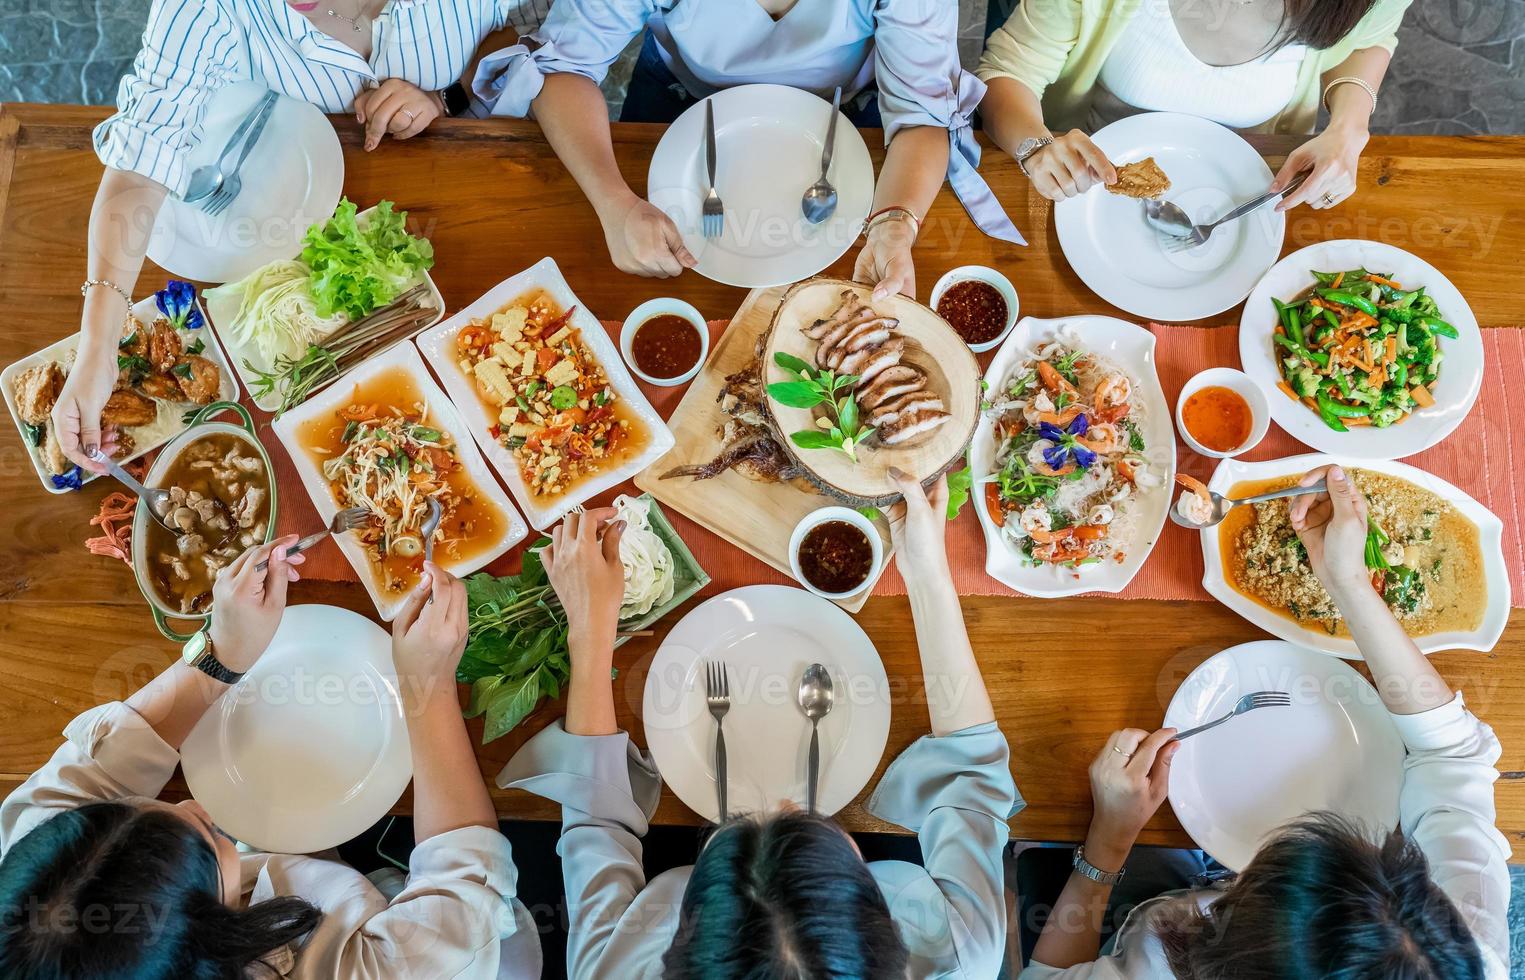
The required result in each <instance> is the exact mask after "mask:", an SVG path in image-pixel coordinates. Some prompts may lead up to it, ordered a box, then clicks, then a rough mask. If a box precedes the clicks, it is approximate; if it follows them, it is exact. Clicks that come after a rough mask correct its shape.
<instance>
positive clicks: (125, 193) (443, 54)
mask: <svg viewBox="0 0 1525 980" xmlns="http://www.w3.org/2000/svg"><path fill="white" fill-rule="evenodd" d="M549 3H550V0H445V2H427V3H426V2H418V0H395V2H388V0H343V2H342V3H340V4H335V5H330V4H322V3H318V2H316V0H270V2H260V3H227V2H221V0H153V4H152V6H151V7H150V8H149V13H148V25H147V28H146V29H145V30H144V32H143V46H142V49H141V50H140V51H139V52H138V56H137V58H136V59H135V60H134V61H133V64H132V70H131V71H130V72H128V74H127V75H125V76H124V77H123V78H122V82H121V86H120V88H119V89H118V90H117V111H116V114H115V115H113V116H111V117H110V118H109V119H107V120H106V121H105V122H103V123H101V124H100V125H99V126H97V127H96V129H95V136H94V140H95V151H96V154H97V155H98V156H99V157H100V160H101V163H103V164H105V166H106V173H105V174H104V176H102V178H101V184H100V189H99V190H98V191H97V192H96V195H95V204H94V206H93V207H92V208H91V211H90V226H89V245H88V251H87V253H86V272H85V283H84V284H83V285H82V286H81V287H80V289H81V292H83V293H84V297H85V303H84V311H83V313H82V315H81V319H80V329H81V343H80V347H79V353H78V355H77V357H76V360H75V364H74V367H73V369H72V370H71V371H70V372H69V377H68V380H67V382H66V383H65V384H64V388H63V392H62V394H61V395H60V396H59V399H58V402H57V404H56V405H55V406H54V408H53V424H54V430H55V431H56V432H57V433H58V441H59V446H60V448H61V449H62V450H63V452H64V455H66V456H67V457H68V458H69V459H70V460H72V461H73V462H75V463H78V464H79V465H80V466H81V467H83V468H85V469H87V470H91V471H94V472H97V473H103V472H105V468H104V467H103V466H102V465H101V464H99V463H95V462H92V461H91V460H90V459H89V455H90V451H91V450H92V449H94V448H98V447H101V446H108V447H109V446H111V445H112V442H113V439H112V435H113V434H112V433H111V432H110V431H109V430H108V431H106V432H103V431H102V426H101V410H102V408H103V407H104V406H105V404H106V399H107V398H108V397H109V396H110V395H111V390H112V387H113V385H114V384H115V382H116V378H117V360H116V357H117V341H118V340H120V339H121V333H122V326H123V322H124V320H125V317H126V313H127V311H128V309H130V308H131V306H132V301H131V299H130V297H131V295H132V291H133V287H134V285H135V284H136V282H137V279H138V273H139V271H140V270H141V269H142V267H143V256H144V254H145V252H146V251H147V248H148V238H149V232H150V230H151V229H152V228H153V224H154V219H155V217H156V216H157V215H158V213H159V209H160V208H161V207H162V205H163V202H164V199H165V197H166V196H169V195H173V196H176V197H179V196H180V195H182V194H184V193H185V190H186V186H187V184H188V183H189V181H190V176H191V171H192V165H191V164H192V160H193V157H195V155H196V151H197V149H198V148H199V147H200V146H201V144H202V141H203V138H204V130H203V123H204V120H205V117H206V112H207V106H208V104H209V103H210V102H211V101H212V99H213V97H214V96H215V95H216V94H217V93H218V92H219V91H220V90H222V89H223V88H225V87H227V86H228V85H231V84H233V83H236V82H241V81H251V80H252V81H255V82H258V83H259V84H261V85H264V86H266V87H267V88H269V89H270V90H271V91H273V92H278V93H280V94H282V95H286V96H290V97H291V98H294V99H301V100H302V101H304V102H310V103H312V104H313V105H315V106H317V107H318V108H319V109H322V110H323V111H324V112H329V113H353V114H354V116H355V120H356V122H357V123H359V124H360V125H362V126H364V127H365V148H366V149H367V150H373V149H375V148H376V147H377V146H378V145H379V144H380V142H381V140H382V139H383V138H384V137H391V138H392V139H408V138H410V137H412V136H416V135H417V134H418V133H421V132H423V131H424V130H425V129H426V128H428V126H429V125H430V124H431V123H433V122H434V120H436V119H438V118H439V117H440V116H442V115H446V114H454V113H459V112H461V111H462V110H463V109H464V108H466V106H467V105H468V104H469V101H470V100H469V96H468V95H467V93H466V90H465V88H464V87H463V86H462V85H461V83H460V79H461V77H462V75H463V74H464V73H465V71H466V68H467V66H468V65H469V64H470V62H471V59H472V57H473V55H474V54H475V52H476V49H477V46H478V45H479V44H480V43H481V42H482V40H483V39H484V38H486V37H487V35H489V34H491V33H493V32H495V31H497V30H499V29H502V28H504V27H513V28H515V29H517V30H519V31H521V32H522V31H528V30H530V29H531V28H533V27H534V26H535V25H536V24H538V23H539V21H540V19H541V18H542V17H543V16H544V15H545V11H546V8H547V6H548V5H549ZM271 135H273V136H275V137H276V138H279V134H275V133H274V132H273V131H272V134H271ZM201 157H205V154H204V153H203V154H201ZM201 157H197V159H200V158H201ZM223 233H224V234H226V233H228V232H223ZM124 304H125V305H124Z"/></svg>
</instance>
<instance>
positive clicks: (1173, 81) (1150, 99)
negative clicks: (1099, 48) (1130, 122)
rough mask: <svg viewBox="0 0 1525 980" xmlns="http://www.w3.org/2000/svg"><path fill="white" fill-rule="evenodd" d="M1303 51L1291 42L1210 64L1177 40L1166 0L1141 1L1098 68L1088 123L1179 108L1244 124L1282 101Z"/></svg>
mask: <svg viewBox="0 0 1525 980" xmlns="http://www.w3.org/2000/svg"><path fill="white" fill-rule="evenodd" d="M1307 51H1308V49H1307V46H1306V45H1302V44H1292V45H1287V46H1286V47H1283V48H1280V49H1278V50H1276V51H1273V52H1272V53H1271V54H1269V55H1266V56H1264V57H1261V58H1257V59H1256V60H1254V61H1249V62H1246V63H1244V64H1242V65H1228V66H1224V67H1219V66H1215V65H1209V64H1206V63H1205V62H1203V61H1202V60H1200V59H1199V58H1198V57H1197V56H1196V55H1194V54H1192V53H1191V49H1189V48H1188V47H1187V46H1186V42H1185V41H1183V40H1182V39H1181V32H1180V31H1179V30H1178V29H1177V28H1176V22H1175V18H1174V17H1172V16H1171V13H1170V0H1144V2H1143V3H1141V4H1139V7H1138V12H1137V13H1136V14H1134V16H1133V18H1132V19H1131V20H1130V21H1129V22H1128V26H1127V27H1126V28H1124V29H1123V33H1122V35H1121V36H1120V37H1119V38H1118V39H1117V43H1116V44H1115V45H1113V47H1112V51H1111V53H1110V54H1108V55H1107V60H1106V61H1105V62H1104V63H1103V64H1102V66H1101V74H1100V76H1099V77H1098V82H1099V83H1100V88H1101V89H1102V91H1099V92H1098V93H1097V98H1096V99H1095V101H1094V103H1093V105H1092V108H1091V118H1090V124H1091V129H1092V131H1093V132H1094V131H1095V130H1096V129H1099V128H1100V127H1102V126H1104V125H1106V124H1107V123H1109V122H1113V121H1115V120H1116V119H1119V118H1121V117H1123V116H1127V115H1132V114H1133V113H1134V112H1141V111H1150V112H1184V113H1187V114H1189V115H1193V116H1201V117H1202V118H1204V119H1211V120H1212V121H1213V122H1216V123H1221V124H1223V125H1224V126H1227V127H1229V128H1230V129H1247V128H1249V127H1251V126H1254V125H1257V124H1259V123H1263V122H1265V121H1266V120H1267V119H1270V118H1271V117H1272V116H1274V115H1276V114H1277V113H1278V112H1280V111H1281V110H1283V109H1285V108H1286V107H1287V103H1288V102H1290V101H1291V100H1292V96H1293V94H1294V92H1295V91H1296V89H1297V74H1298V69H1299V67H1300V66H1301V65H1302V60H1303V57H1304V56H1305V55H1306V54H1307Z"/></svg>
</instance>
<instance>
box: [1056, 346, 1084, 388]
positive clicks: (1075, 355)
mask: <svg viewBox="0 0 1525 980" xmlns="http://www.w3.org/2000/svg"><path fill="white" fill-rule="evenodd" d="M1085 356H1086V353H1085V351H1081V350H1072V351H1070V352H1069V353H1068V354H1065V355H1064V356H1063V357H1057V358H1055V359H1054V361H1053V365H1054V370H1055V371H1058V372H1059V376H1060V377H1062V378H1063V379H1064V380H1066V381H1068V382H1069V383H1070V384H1072V385H1077V386H1078V385H1079V384H1080V379H1079V378H1078V377H1077V376H1076V373H1075V366H1076V365H1077V364H1079V363H1080V362H1081V361H1083V360H1085Z"/></svg>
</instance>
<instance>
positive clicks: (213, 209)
mask: <svg viewBox="0 0 1525 980" xmlns="http://www.w3.org/2000/svg"><path fill="white" fill-rule="evenodd" d="M279 101H280V100H279V99H271V100H269V101H268V102H266V103H265V104H264V108H262V109H260V112H259V118H258V119H256V120H254V126H253V128H252V129H250V130H249V138H248V139H246V140H244V146H243V149H241V150H239V151H238V162H237V163H235V164H233V172H232V173H230V174H227V175H226V176H225V177H224V178H223V181H222V183H221V184H220V185H218V187H217V190H215V191H213V192H212V196H211V197H209V198H207V202H206V203H205V204H203V205H202V206H201V209H202V210H203V211H205V212H206V213H207V214H210V215H213V216H216V215H219V214H222V213H223V212H224V211H226V210H227V209H228V205H229V204H232V203H233V199H234V198H236V197H238V193H239V191H241V190H243V188H244V182H243V178H242V177H240V176H239V173H238V172H239V169H240V168H241V167H242V166H243V165H244V161H245V160H247V159H248V158H249V153H250V151H252V150H253V149H254V144H256V143H258V142H259V138H260V136H261V135H262V134H263V133H264V132H265V123H267V122H269V121H270V116H271V114H272V113H273V112H275V106H276V103H277V102H279Z"/></svg>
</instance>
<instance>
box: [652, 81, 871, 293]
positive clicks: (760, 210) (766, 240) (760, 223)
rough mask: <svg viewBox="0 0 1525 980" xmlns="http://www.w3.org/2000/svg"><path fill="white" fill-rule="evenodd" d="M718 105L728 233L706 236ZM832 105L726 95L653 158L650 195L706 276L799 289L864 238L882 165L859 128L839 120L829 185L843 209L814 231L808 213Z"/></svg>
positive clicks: (739, 92)
mask: <svg viewBox="0 0 1525 980" xmlns="http://www.w3.org/2000/svg"><path fill="white" fill-rule="evenodd" d="M705 102H712V103H714V107H715V147H716V153H715V187H716V189H717V190H718V191H719V192H720V198H721V201H722V203H723V204H724V206H725V231H724V233H723V234H722V235H721V236H720V237H719V238H715V239H707V238H705V237H704V235H703V233H702V231H701V230H700V224H701V217H702V204H703V201H704V197H705V194H706V193H707V192H708V191H709V186H710V182H709V173H708V171H707V169H706V167H705V154H704V112H705V109H704V104H705ZM830 115H831V104H830V103H829V102H826V101H824V100H822V99H820V98H817V97H816V96H814V95H812V94H810V93H809V92H806V91H803V90H801V89H797V88H790V87H788V86H787V85H740V86H737V87H736V88H728V89H722V90H721V91H719V92H717V93H715V94H714V95H712V96H710V97H709V98H708V99H706V100H702V101H700V102H697V103H695V104H694V105H692V106H690V107H689V108H688V109H687V110H686V111H685V112H684V113H683V114H682V115H681V116H679V117H678V118H677V119H676V120H675V121H674V122H673V124H672V125H671V126H669V127H668V128H667V132H665V133H663V134H662V139H661V141H660V142H659V143H657V149H656V152H655V153H653V154H652V157H651V169H650V171H649V172H648V174H647V178H646V195H647V198H648V199H649V200H650V201H651V203H652V204H655V205H656V206H657V207H659V208H661V209H662V210H663V211H665V212H667V214H668V216H669V217H671V218H672V219H673V221H674V222H675V223H676V224H677V226H678V230H679V231H680V232H682V234H683V244H685V245H687V246H688V250H689V251H690V252H692V253H694V257H695V258H696V259H698V260H699V265H698V267H697V268H696V269H695V271H696V272H698V273H699V274H700V275H702V276H705V277H707V278H710V279H714V280H715V281H716V282H723V283H727V284H729V285H732V286H745V287H747V288H755V287H760V286H779V285H783V284H784V283H791V282H798V281H799V280H801V279H807V278H809V277H810V276H813V275H815V274H816V273H817V272H820V271H821V270H822V269H824V268H826V267H827V266H829V265H831V264H832V263H833V262H835V261H836V260H837V259H838V258H839V257H841V255H842V253H843V252H846V251H847V249H848V246H850V245H852V243H853V242H854V241H856V240H857V238H858V233H859V231H860V230H861V229H862V227H863V220H864V219H865V218H867V217H868V211H869V208H870V207H871V206H872V205H873V201H874V164H873V161H871V160H870V159H869V156H868V147H867V146H865V145H864V143H863V137H862V136H861V135H860V134H859V133H858V130H857V127H855V126H854V125H853V124H852V123H851V122H849V121H848V120H847V117H846V116H843V115H841V114H840V113H838V116H837V135H836V145H835V148H834V150H833V155H832V160H831V170H830V172H829V178H830V180H831V182H832V183H833V184H834V185H836V188H837V210H836V212H835V213H834V214H832V216H831V217H830V218H828V219H827V220H826V221H823V222H822V223H821V224H818V225H813V224H811V223H810V222H808V221H806V220H805V217H804V215H803V214H802V213H801V211H800V198H801V197H802V196H803V195H804V193H805V189H806V188H807V187H809V186H810V185H811V184H814V183H815V182H816V179H817V178H818V177H820V175H821V150H822V149H823V148H824V147H825V144H826V126H827V123H828V122H829V120H830Z"/></svg>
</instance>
